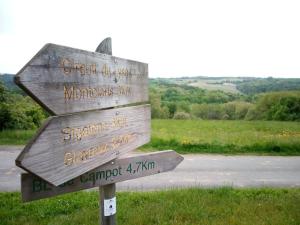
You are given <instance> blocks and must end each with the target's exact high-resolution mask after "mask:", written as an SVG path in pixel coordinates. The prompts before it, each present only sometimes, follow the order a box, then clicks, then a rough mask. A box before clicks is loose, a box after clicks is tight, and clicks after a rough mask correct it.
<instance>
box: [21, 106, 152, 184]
mask: <svg viewBox="0 0 300 225" xmlns="http://www.w3.org/2000/svg"><path fill="white" fill-rule="evenodd" d="M150 113H151V112H150V105H140V106H132V107H125V108H116V109H108V110H101V111H100V110H96V111H90V112H82V113H76V114H71V115H64V116H55V117H52V118H50V119H49V120H48V121H46V123H45V124H44V125H43V126H42V128H41V129H40V130H39V131H38V133H37V134H36V136H35V137H34V138H33V139H32V140H31V141H30V142H29V143H28V144H27V145H26V146H25V148H24V150H23V151H22V152H21V154H20V155H19V156H18V157H17V159H16V165H18V166H19V167H21V168H23V169H25V170H26V171H28V172H31V173H33V174H35V175H37V176H39V177H41V178H43V179H44V180H46V181H48V182H49V183H52V184H54V185H60V184H62V183H64V182H66V181H68V180H70V179H73V178H74V177H77V176H79V175H81V174H83V173H85V172H87V171H90V170H92V169H94V168H96V167H98V166H100V165H102V164H104V163H106V162H108V161H110V160H112V159H114V158H116V157H117V156H119V155H120V154H123V153H126V152H128V151H131V150H133V149H136V148H137V147H139V146H141V145H143V144H145V143H147V142H149V140H150V120H151V115H150Z"/></svg>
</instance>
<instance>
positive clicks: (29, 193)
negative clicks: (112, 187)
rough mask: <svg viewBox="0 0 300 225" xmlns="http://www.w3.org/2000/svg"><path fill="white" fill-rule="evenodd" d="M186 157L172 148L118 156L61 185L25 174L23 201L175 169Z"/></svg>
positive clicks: (22, 184) (23, 175)
mask: <svg viewBox="0 0 300 225" xmlns="http://www.w3.org/2000/svg"><path fill="white" fill-rule="evenodd" d="M182 160H183V157H182V156H181V155H179V154H178V153H176V152H175V151H172V150H167V151H161V152H154V153H146V154H140V155H136V156H130V157H126V158H118V159H115V160H113V161H111V162H109V163H107V164H104V165H102V166H100V167H97V168H96V169H94V170H92V171H89V172H87V173H85V174H83V175H81V176H79V177H77V178H75V179H72V180H70V181H68V182H66V183H64V184H62V185H60V186H54V185H51V184H50V183H48V182H46V181H44V180H42V179H40V178H39V177H37V176H35V175H33V174H22V179H21V186H22V188H21V189H22V198H23V201H24V202H28V201H33V200H38V199H42V198H48V197H52V196H56V195H60V194H65V193H69V192H74V191H79V190H83V189H88V188H93V187H97V186H100V185H107V184H111V183H116V182H120V181H125V180H131V179H135V178H139V177H144V176H149V175H153V174H157V173H162V172H167V171H171V170H173V169H174V168H175V167H176V166H177V165H178V164H179V163H181V161H182Z"/></svg>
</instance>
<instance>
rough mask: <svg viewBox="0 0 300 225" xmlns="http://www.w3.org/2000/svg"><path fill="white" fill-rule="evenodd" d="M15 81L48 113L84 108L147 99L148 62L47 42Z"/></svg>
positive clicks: (100, 107)
mask: <svg viewBox="0 0 300 225" xmlns="http://www.w3.org/2000/svg"><path fill="white" fill-rule="evenodd" d="M15 82H16V83H17V84H18V85H19V86H20V87H21V88H22V89H23V90H24V91H25V92H26V93H27V94H28V95H30V96H31V97H32V98H33V99H35V100H36V101H37V102H38V103H39V104H40V105H41V106H43V107H44V108H45V109H47V110H48V111H49V112H50V113H52V114H55V115H61V114H66V113H73V112H81V111H88V110H93V109H102V108H108V107H114V106H119V105H125V104H130V103H136V102H144V101H148V65H147V64H145V63H141V62H136V61H131V60H127V59H121V58H117V57H114V56H111V55H106V54H101V53H97V52H88V51H83V50H79V49H74V48H69V47H64V46H59V45H54V44H47V45H45V46H44V47H43V48H42V49H41V50H40V51H39V52H38V53H37V54H36V56H34V57H33V58H32V59H31V60H30V61H29V62H28V63H27V65H25V66H24V68H23V69H22V70H21V71H20V72H19V73H18V74H17V75H16V77H15Z"/></svg>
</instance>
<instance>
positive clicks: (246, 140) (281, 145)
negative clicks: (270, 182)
mask: <svg viewBox="0 0 300 225" xmlns="http://www.w3.org/2000/svg"><path fill="white" fill-rule="evenodd" d="M151 132H152V138H151V142H150V143H149V144H147V145H145V146H143V147H142V148H141V149H142V150H144V151H151V150H165V149H173V150H176V151H177V152H179V153H220V154H259V155H260V154H263V155H264V154H266V155H300V122H275V121H228V120H223V121H222V120H221V121H220V120H216V121H212V120H152V131H151ZM34 133H35V131H2V132H0V144H2V145H6V144H15V145H21V144H26V143H27V141H28V140H29V139H30V138H31V137H32V136H33V134H34Z"/></svg>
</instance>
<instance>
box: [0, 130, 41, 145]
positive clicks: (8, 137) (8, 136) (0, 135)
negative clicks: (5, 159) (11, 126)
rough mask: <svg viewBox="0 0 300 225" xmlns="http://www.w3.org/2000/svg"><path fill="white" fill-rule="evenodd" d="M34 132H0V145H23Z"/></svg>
mask: <svg viewBox="0 0 300 225" xmlns="http://www.w3.org/2000/svg"><path fill="white" fill-rule="evenodd" d="M35 132H36V131H35V130H4V131H1V132H0V145H24V144H26V143H27V142H28V141H29V140H30V138H31V137H32V136H33V135H34V134H35Z"/></svg>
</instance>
